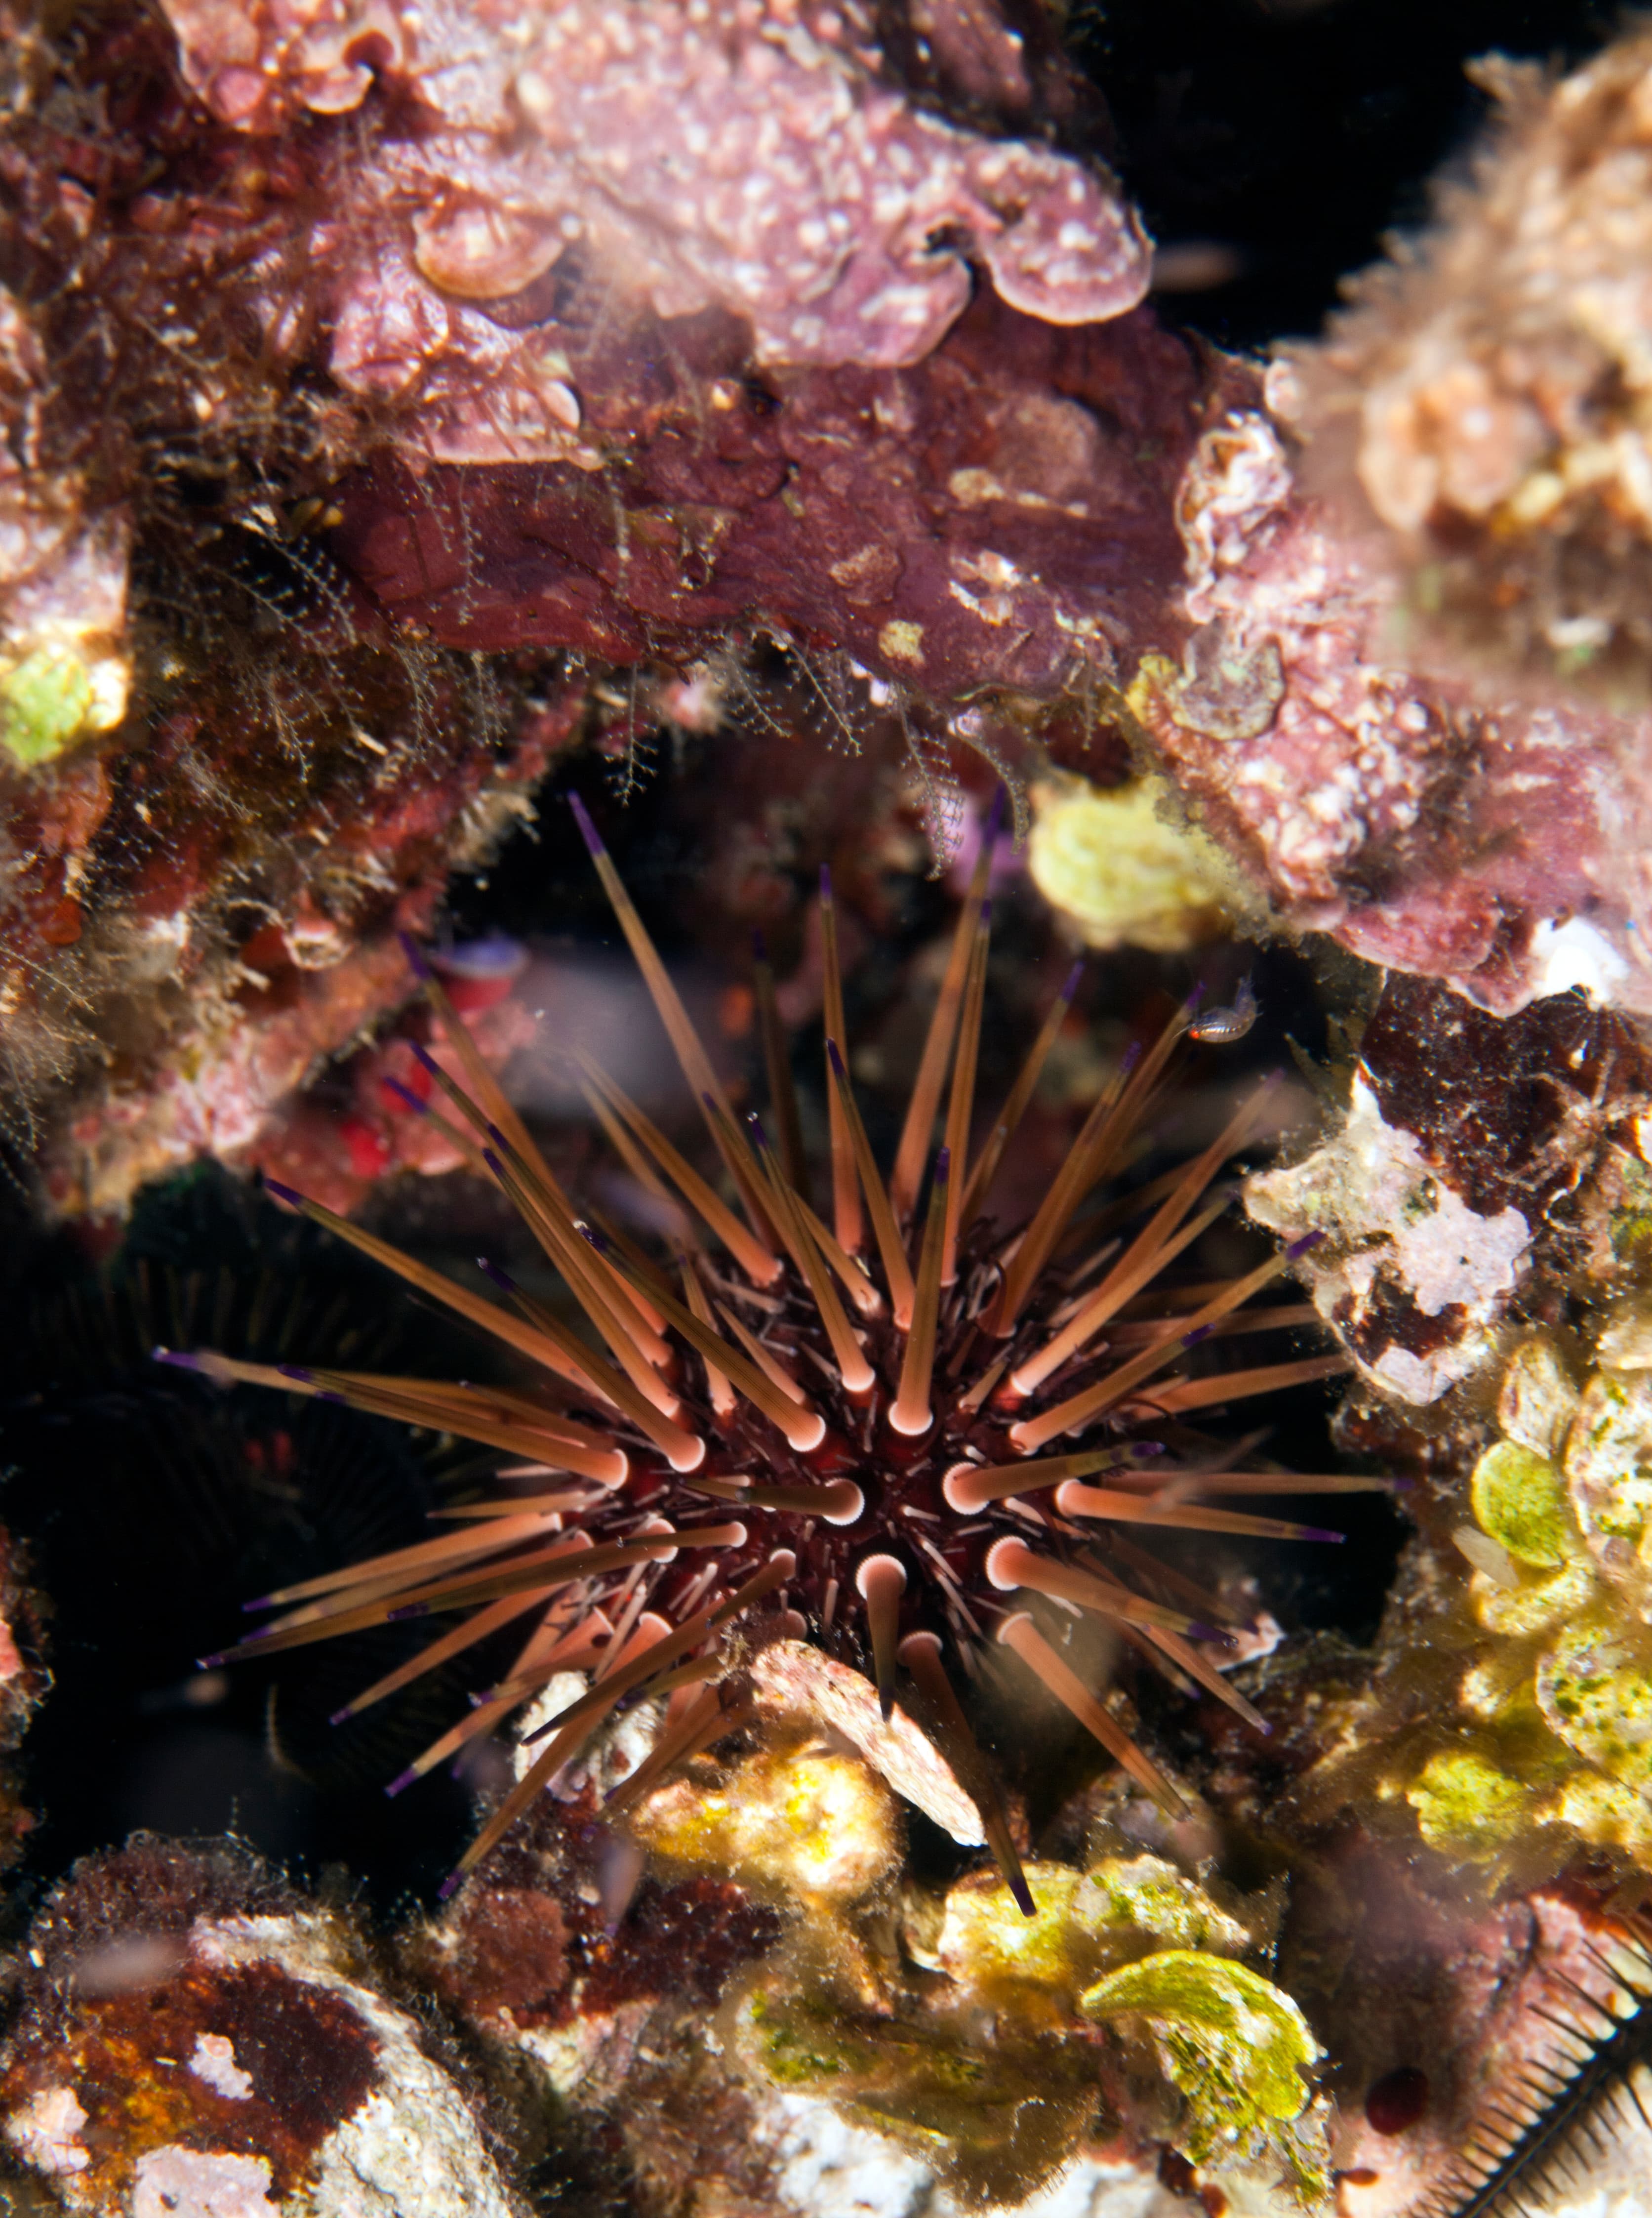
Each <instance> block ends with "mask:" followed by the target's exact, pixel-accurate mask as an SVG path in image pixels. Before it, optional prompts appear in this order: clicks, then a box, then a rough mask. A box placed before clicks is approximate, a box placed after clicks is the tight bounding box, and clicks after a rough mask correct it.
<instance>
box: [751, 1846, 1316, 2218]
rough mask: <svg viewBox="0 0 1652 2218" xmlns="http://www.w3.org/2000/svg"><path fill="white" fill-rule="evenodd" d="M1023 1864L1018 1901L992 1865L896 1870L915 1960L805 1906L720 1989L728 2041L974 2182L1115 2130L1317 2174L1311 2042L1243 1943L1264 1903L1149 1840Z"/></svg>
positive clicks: (1059, 2156) (997, 2179)
mask: <svg viewBox="0 0 1652 2218" xmlns="http://www.w3.org/2000/svg"><path fill="white" fill-rule="evenodd" d="M1026 1877H1027V1881H1028V1884H1029V1886H1030V1889H1031V1892H1032V1895H1033V1899H1034V1901H1035V1903H1036V1915H1035V1916H1034V1917H1032V1918H1025V1917H1024V1916H1023V1914H1022V1912H1021V1911H1020V1910H1019V1909H1018V1907H1017V1905H1016V1904H1015V1901H1014V1899H1013V1898H1012V1895H1011V1894H1010V1892H1009V1890H1008V1888H1007V1887H1005V1885H1004V1883H1003V1881H1002V1880H1001V1879H1000V1878H999V1876H998V1874H996V1873H994V1872H990V1871H978V1872H974V1873H972V1874H969V1875H968V1876H967V1877H966V1878H964V1879H962V1880H959V1881H957V1882H956V1884H955V1885H954V1886H953V1887H950V1889H949V1890H948V1891H947V1893H946V1894H945V1896H944V1899H939V1900H937V1899H935V1898H932V1897H926V1896H924V1895H923V1894H922V1893H921V1892H919V1893H914V1892H913V1890H912V1889H911V1888H910V1887H909V1889H908V1896H907V1901H906V1909H905V1911H904V1913H903V1917H902V1920H901V1928H902V1936H903V1942H904V1944H905V1945H904V1948H903V1951H902V1954H903V1955H904V1956H906V1957H907V1958H909V1959H910V1960H911V1961H916V1962H918V1963H919V1964H921V1965H922V1966H924V1967H927V1969H926V1971H925V1973H920V1974H919V1975H918V1976H917V1978H916V1979H914V1978H913V1975H912V1974H911V1973H905V1974H903V1973H900V1971H899V1970H898V1969H897V1964H896V1963H892V1962H891V1961H890V1960H889V1959H888V1956H887V1955H885V1956H883V1957H882V1959H880V1957H879V1954H878V1950H877V1948H876V1947H875V1944H874V1943H873V1942H871V1941H870V1940H869V1938H868V1937H867V1933H866V1930H865V1929H864V1928H863V1929H862V1930H860V1931H859V1932H858V1933H851V1931H850V1930H848V1929H847V1928H845V1927H843V1926H839V1927H838V1929H836V1935H835V1939H834V1933H833V1928H832V1925H831V1924H830V1921H829V1920H827V1919H826V1918H824V1917H823V1916H821V1915H820V1913H819V1911H818V1910H817V1911H814V1913H812V1914H811V1915H810V1916H809V1917H808V1918H806V1919H805V1921H804V1922H803V1924H802V1925H801V1927H800V1929H799V1931H798V1934H797V1936H796V1938H795V1942H794V1945H793V1947H792V1948H791V1950H790V1952H789V1955H786V1956H784V1957H783V1958H782V1959H781V1960H780V1961H778V1962H775V1961H771V1962H770V1964H768V1965H766V1966H765V1967H764V1968H763V1969H762V1970H761V1971H760V1972H758V1973H755V1974H754V1975H753V1977H752V1980H751V1981H750V1982H749V1983H748V1985H747V1986H746V1989H745V1991H744V1992H743V1993H742V1994H741V1996H740V1997H739V1999H738V2001H737V2002H736V2003H735V2004H734V2005H733V2009H732V2012H731V2013H730V2014H729V2015H728V2017H727V2019H726V2023H727V2030H728V2034H729V2037H730V2041H731V2044H732V2047H733V2051H734V2053H735V2054H737V2055H738V2056H739V2057H740V2058H741V2059H742V2060H744V2062H745V2065H746V2068H747V2069H748V2070H750V2071H752V2072H754V2073H755V2074H757V2075H758V2076H759V2077H760V2078H761V2079H764V2080H766V2081H767V2082H768V2083H769V2084H770V2085H774V2086H776V2087H779V2088H783V2089H785V2090H788V2091H791V2092H794V2093H796V2092H807V2093H812V2094H814V2095H818V2096H821V2097H826V2099H828V2100H830V2101H832V2103H834V2104H835V2105H837V2106H838V2107H839V2108H841V2109H842V2110H844V2111H845V2114H846V2115H848V2116H851V2118H853V2119H855V2120H857V2122H861V2123H863V2124H865V2125H868V2126H870V2127H872V2128H875V2129H876V2130H878V2131H881V2132H883V2133H887V2134H891V2135H893V2136H894V2138H896V2139H897V2140H900V2141H905V2142H906V2143H908V2144H910V2145H913V2146H914V2147H919V2148H920V2149H921V2151H922V2153H924V2154H925V2156H926V2158H928V2159H930V2160H931V2162H933V2163H935V2164H936V2165H937V2167H938V2168H939V2169H940V2170H941V2171H942V2172H943V2173H944V2175H945V2176H946V2177H947V2178H950V2180H951V2181H952V2182H953V2184H954V2185H955V2186H956V2187H957V2188H958V2189H959V2190H961V2191H962V2192H964V2193H966V2194H968V2195H969V2196H974V2197H981V2198H987V2199H1009V2198H1011V2197H1012V2196H1013V2197H1017V2198H1018V2197H1020V2196H1024V2195H1025V2194H1026V2193H1028V2192H1029V2191H1030V2190H1031V2189H1032V2188H1034V2187H1036V2185H1037V2184H1039V2183H1040V2182H1041V2181H1043V2180H1045V2179H1048V2178H1050V2177H1051V2176H1052V2175H1053V2174H1054V2173H1055V2172H1058V2171H1059V2170H1060V2169H1061V2166H1062V2165H1064V2164H1065V2163H1066V2162H1067V2159H1068V2158H1069V2157H1070V2156H1071V2154H1072V2153H1073V2151H1074V2149H1075V2148H1076V2147H1077V2146H1078V2144H1079V2142H1080V2141H1081V2140H1082V2138H1083V2137H1084V2135H1085V2134H1086V2132H1091V2133H1093V2134H1101V2135H1103V2136H1107V2135H1110V2134H1116V2133H1117V2132H1118V2131H1119V2130H1121V2128H1126V2127H1128V2128H1129V2130H1130V2131H1133V2132H1136V2133H1145V2134H1147V2135H1148V2137H1149V2138H1159V2139H1164V2140H1167V2141H1170V2142H1172V2145H1174V2146H1177V2147H1185V2148H1186V2149H1187V2150H1188V2151H1189V2153H1190V2154H1193V2155H1195V2156H1196V2157H1197V2160H1199V2161H1201V2162H1210V2161H1214V2162H1216V2163H1218V2164H1220V2163H1223V2162H1253V2161H1254V2160H1255V2159H1256V2158H1257V2157H1258V2156H1259V2155H1261V2156H1263V2157H1265V2159H1267V2160H1268V2161H1269V2162H1270V2163H1271V2165H1272V2169H1273V2172H1275V2173H1276V2174H1277V2173H1278V2172H1280V2171H1281V2170H1283V2172H1284V2173H1285V2174H1286V2175H1287V2176H1288V2177H1289V2178H1290V2180H1291V2181H1292V2182H1293V2183H1294V2184H1295V2186H1296V2189H1297V2190H1298V2191H1299V2192H1300V2193H1302V2195H1304V2196H1307V2195H1311V2194H1313V2193H1315V2192H1317V2191H1318V2189H1319V2187H1320V2186H1321V2185H1322V2184H1323V2155H1324V2150H1323V2136H1322V2133H1321V2129H1320V2128H1319V2125H1318V2122H1317V2119H1314V2120H1304V2117H1303V2113H1304V2110H1305V2109H1306V2106H1307V2105H1308V2104H1309V2099H1310V2092H1311V2091H1310V2090H1309V2086H1308V2085H1307V2083H1306V2082H1305V2081H1304V2080H1303V2079H1302V2077H1301V2072H1300V2070H1299V2069H1298V2067H1299V2066H1302V2067H1304V2068H1305V2067H1306V2066H1308V2065H1309V2064H1310V2063H1311V2062H1312V2061H1313V2060H1314V2057H1315V2054H1316V2053H1317V2052H1316V2051H1315V2048H1314V2045H1313V2042H1312V2041H1311V2038H1310V2037H1309V2035H1308V2034H1307V2029H1306V2027H1305V2025H1303V2023H1302V2018H1301V2015H1300V2013H1299V2012H1298V2011H1297V2010H1296V2005H1295V2004H1293V2003H1292V2002H1291V2001H1290V1998H1289V1997H1288V1996H1285V1995H1284V1994H1283V1993H1282V1992H1281V1991H1280V1990H1278V1988H1276V1987H1274V1986H1272V1985H1271V1983H1270V1982H1269V1981H1268V1980H1266V1979H1263V1978H1262V1977H1261V1976H1260V1975H1259V1973H1255V1972H1253V1971H1250V1970H1248V1969H1247V1967H1245V1966H1243V1965H1241V1964H1239V1963H1237V1962H1236V1961H1234V1959H1235V1958H1237V1957H1238V1956H1239V1955H1243V1954H1248V1953H1250V1952H1252V1951H1253V1949H1254V1948H1256V1946H1257V1943H1258V1935H1259V1931H1260V1930H1263V1929H1265V1928H1266V1927H1269V1926H1271V1914H1270V1912H1269V1911H1262V1912H1259V1913H1257V1914H1253V1915H1251V1916H1248V1917H1247V1914H1246V1912H1245V1907H1244V1906H1243V1905H1239V1904H1237V1903H1235V1904H1234V1905H1224V1904H1223V1903H1221V1902H1218V1901H1217V1900H1216V1899H1215V1898H1214V1897H1213V1896H1212V1894H1211V1893H1210V1892H1209V1891H1208V1890H1207V1889H1206V1888H1205V1887H1201V1886H1200V1885H1199V1884H1198V1883H1197V1881H1196V1880H1192V1879H1191V1878H1189V1877H1188V1876H1187V1875H1186V1874H1185V1873H1183V1872H1181V1871H1179V1869H1178V1868H1176V1867H1175V1866H1174V1865H1173V1864H1172V1863H1170V1862H1167V1861H1166V1860H1165V1859H1164V1858H1162V1857H1159V1856H1148V1855H1135V1856H1118V1855H1111V1854H1103V1855H1100V1856H1097V1857H1095V1858H1094V1860H1093V1861H1092V1862H1091V1864H1090V1866H1089V1867H1088V1868H1087V1869H1082V1870H1080V1869H1079V1868H1076V1867H1074V1866H1073V1865H1070V1864H1065V1863H1058V1862H1052V1861H1040V1860H1035V1861H1032V1862H1029V1863H1028V1864H1027V1866H1026ZM898 1961H899V1960H897V1963H898ZM1142 1963H1145V1964H1148V1965H1156V1966H1158V1967H1160V1976H1159V1978H1158V1979H1157V1980H1156V1981H1155V1980H1152V1979H1150V1980H1149V1981H1148V1985H1147V1986H1144V1987H1143V1988H1142V1989H1141V1990H1140V1991H1139V1993H1140V1997H1143V1998H1146V1999H1145V2000H1142V1999H1138V2001H1137V2002H1135V2003H1130V2004H1121V2005H1120V2009H1121V2010H1124V2011H1125V2012H1126V2013H1127V2014H1129V2015H1130V2016H1131V2017H1132V2022H1133V2023H1134V2022H1135V2020H1140V2022H1141V2023H1142V2024H1144V2025H1146V2024H1148V2023H1151V2025H1152V2028H1153V2034H1152V2037H1151V2038H1150V2039H1149V2040H1148V2041H1146V2042H1145V2043H1144V2042H1142V2041H1139V2040H1137V2041H1131V2040H1130V2039H1129V2036H1128V2035H1120V2037H1119V2040H1118V2041H1113V2040H1112V2039H1111V2036H1110V2038H1109V2039H1108V2040H1107V2041H1102V2042H1101V2043H1100V2044H1099V2045H1098V2040H1097V2036H1096V2034H1095V2033H1094V2032H1093V2031H1092V2032H1086V2023H1091V2024H1096V2023H1100V2022H1101V2021H1102V2020H1107V2021H1109V2022H1110V2023H1111V2019H1112V2017H1114V2015H1115V2013H1114V2012H1113V2011H1112V2010H1111V2007H1110V2005H1109V2004H1108V2000H1107V1998H1108V1995H1109V1992H1110V1988H1109V1982H1110V1981H1112V1980H1116V1979H1121V1978H1123V1977H1124V1976H1125V1975H1127V1974H1128V1973H1130V1972H1131V1971H1132V1969H1133V1968H1134V1967H1136V1966H1138V1965H1140V1964H1142ZM1119 1992H1123V1990H1120V1991H1119ZM1092 2003H1095V2004H1097V2005H1098V2006H1097V2007H1096V2008H1095V2009H1093V2010H1092V2007H1091V2005H1092ZM1166 2012H1168V2013H1169V2014H1170V2016H1168V2017H1165V2026H1164V2028H1161V2027H1160V2023H1159V2019H1160V2016H1163V2015H1164V2014H1165V2013H1166ZM1178 2013H1179V2015H1178ZM1170 2017H1175V2018H1176V2027H1175V2028H1173V2029H1172V2028H1171V2027H1170ZM1121 2105H1123V2108H1122V2109H1121V2107H1120V2106H1121ZM1287 2126H1289V2127H1290V2131H1288V2132H1287V2131H1286V2130H1285V2128H1287Z"/></svg>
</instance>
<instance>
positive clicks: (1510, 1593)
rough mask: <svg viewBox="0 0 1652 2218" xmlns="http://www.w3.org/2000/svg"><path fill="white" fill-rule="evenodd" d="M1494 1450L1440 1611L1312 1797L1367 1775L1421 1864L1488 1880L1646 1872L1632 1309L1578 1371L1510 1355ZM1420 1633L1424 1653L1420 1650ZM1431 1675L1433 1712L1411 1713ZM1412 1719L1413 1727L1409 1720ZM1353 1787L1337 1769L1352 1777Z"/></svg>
mask: <svg viewBox="0 0 1652 2218" xmlns="http://www.w3.org/2000/svg"><path fill="white" fill-rule="evenodd" d="M1497 1430H1498V1437H1497V1438H1496V1439H1495V1440H1493V1441H1492V1442H1491V1444H1490V1445H1489V1446H1488V1447H1486V1448H1485V1449H1484V1450H1483V1452H1482V1453H1481V1454H1480V1455H1479V1457H1478V1458H1477V1459H1476V1462H1475V1464H1474V1466H1473V1470H1472V1472H1471V1474H1470V1477H1469V1490H1468V1506H1469V1511H1470V1517H1469V1519H1468V1520H1465V1521H1463V1522H1462V1523H1460V1524H1459V1525H1458V1526H1457V1527H1456V1528H1455V1530H1454V1531H1453V1532H1452V1533H1451V1540H1452V1542H1453V1543H1454V1547H1455V1552H1456V1553H1457V1556H1458V1557H1459V1558H1462V1559H1466V1562H1465V1564H1464V1565H1463V1568H1464V1569H1465V1570H1466V1572H1467V1576H1466V1577H1460V1576H1456V1575H1453V1574H1452V1572H1451V1567H1450V1565H1449V1564H1445V1566H1443V1567H1442V1577H1441V1578H1440V1580H1439V1583H1438V1593H1439V1597H1440V1602H1439V1608H1438V1609H1437V1612H1436V1613H1435V1614H1432V1615H1430V1617H1429V1618H1428V1619H1427V1620H1426V1623H1425V1625H1424V1626H1422V1627H1421V1628H1414V1633H1413V1637H1412V1639H1410V1641H1409V1642H1408V1643H1407V1644H1406V1646H1405V1650H1404V1651H1403V1652H1402V1653H1401V1654H1400V1655H1398V1656H1397V1657H1396V1658H1395V1662H1394V1664H1393V1666H1392V1670H1391V1672H1390V1674H1389V1684H1388V1685H1387V1686H1386V1687H1383V1686H1382V1685H1381V1682H1379V1691H1378V1693H1377V1705H1378V1708H1379V1710H1381V1711H1382V1712H1383V1713H1384V1714H1386V1715H1387V1716H1388V1717H1389V1725H1390V1726H1392V1727H1393V1728H1394V1730H1393V1731H1392V1732H1391V1734H1390V1732H1389V1731H1388V1730H1386V1729H1385V1730H1383V1731H1379V1732H1371V1731H1370V1720H1366V1721H1365V1722H1364V1723H1362V1724H1361V1725H1358V1727H1357V1728H1356V1729H1355V1733H1354V1739H1355V1741H1356V1743H1357V1744H1358V1752H1357V1753H1355V1754H1353V1755H1352V1756H1349V1755H1348V1754H1346V1753H1344V1754H1339V1755H1333V1756H1331V1757H1329V1758H1327V1760H1326V1762H1325V1763H1324V1764H1323V1765H1322V1766H1321V1784H1322V1785H1323V1784H1328V1783H1330V1782H1333V1781H1339V1780H1340V1781H1342V1782H1343V1786H1344V1787H1345V1789H1346V1785H1347V1782H1348V1780H1349V1779H1350V1778H1351V1777H1353V1776H1355V1775H1364V1774H1365V1773H1366V1772H1370V1773H1371V1774H1372V1775H1373V1785H1374V1788H1375V1792H1376V1794H1377V1798H1378V1800H1379V1802H1380V1803H1382V1804H1385V1805H1387V1806H1389V1807H1391V1808H1392V1807H1395V1806H1398V1807H1403V1808H1406V1809H1408V1811H1409V1812H1411V1813H1412V1815H1413V1817H1414V1822H1415V1825H1416V1828H1417V1831H1419V1832H1420V1835H1421V1837H1422V1838H1423V1839H1424V1840H1425V1841H1426V1843H1428V1844H1429V1846H1430V1847H1431V1848H1433V1849H1438V1850H1439V1851H1440V1852H1441V1853H1442V1854H1443V1855H1445V1856H1447V1857H1449V1858H1450V1859H1451V1861H1452V1862H1457V1863H1460V1864H1468V1865H1475V1866H1478V1867H1481V1868H1483V1869H1484V1871H1485V1873H1486V1875H1487V1877H1488V1882H1494V1881H1496V1880H1500V1879H1504V1878H1507V1877H1509V1876H1514V1875H1519V1876H1524V1877H1527V1878H1530V1877H1531V1876H1532V1875H1541V1874H1542V1873H1543V1872H1544V1871H1545V1870H1546V1871H1550V1872H1553V1871H1558V1870H1560V1869H1562V1868H1563V1867H1564V1866H1565V1865H1566V1863H1567V1862H1568V1857H1569V1856H1571V1855H1572V1854H1573V1853H1574V1852H1575V1850H1576V1849H1578V1848H1580V1847H1589V1848H1593V1849H1606V1850H1611V1851H1616V1852H1618V1854H1619V1855H1620V1856H1622V1857H1623V1858H1624V1859H1626V1860H1627V1862H1629V1863H1630V1864H1631V1865H1632V1866H1634V1867H1637V1868H1639V1869H1641V1870H1643V1871H1645V1870H1652V1318H1649V1315H1648V1313H1647V1311H1646V1310H1645V1309H1644V1307H1643V1305H1641V1304H1633V1305H1631V1306H1630V1308H1628V1309H1627V1310H1622V1311H1620V1312H1619V1313H1618V1315H1617V1317H1615V1318H1614V1319H1613V1320H1612V1322H1611V1323H1608V1324H1607V1325H1606V1327H1605V1328H1604V1329H1601V1330H1600V1331H1599V1335H1598V1336H1597V1337H1596V1339H1595V1341H1594V1343H1593V1347H1592V1348H1588V1349H1587V1353H1586V1354H1585V1355H1584V1358H1583V1360H1581V1362H1579V1361H1577V1360H1576V1358H1575V1354H1574V1352H1573V1351H1572V1350H1571V1349H1570V1348H1567V1347H1563V1346H1562V1344H1561V1342H1560V1341H1558V1340H1557V1339H1556V1337H1554V1336H1552V1335H1549V1334H1544V1333H1540V1334H1533V1335H1529V1336H1527V1337H1525V1338H1523V1339H1521V1340H1520V1341H1519V1342H1518V1343H1517V1344H1516V1345H1515V1346H1514V1347H1513V1350H1512V1351H1511V1352H1510V1353H1509V1354H1508V1355H1507V1358H1506V1360H1505V1361H1504V1363H1503V1366H1502V1370H1501V1377H1500V1390H1499V1395H1498V1401H1497ZM1420 1633H1424V1634H1426V1637H1419V1634H1420ZM1442 1673H1443V1674H1444V1675H1445V1678H1446V1682H1447V1686H1448V1688H1449V1701H1448V1704H1447V1705H1446V1706H1445V1707H1444V1709H1443V1710H1442V1709H1440V1708H1439V1707H1432V1706H1429V1705H1426V1704H1420V1703H1419V1702H1417V1701H1415V1700H1414V1699H1411V1698H1413V1697H1414V1695H1415V1694H1416V1691H1417V1682H1419V1679H1420V1675H1421V1676H1429V1677H1430V1678H1431V1681H1438V1679H1439V1676H1441V1674H1442ZM1406 1711H1410V1712H1412V1713H1413V1714H1411V1715H1410V1716H1409V1717H1408V1719H1406V1718H1404V1715H1403V1713H1404V1712H1406ZM1351 1765H1352V1767H1353V1769H1352V1771H1351V1770H1350V1766H1351Z"/></svg>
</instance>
